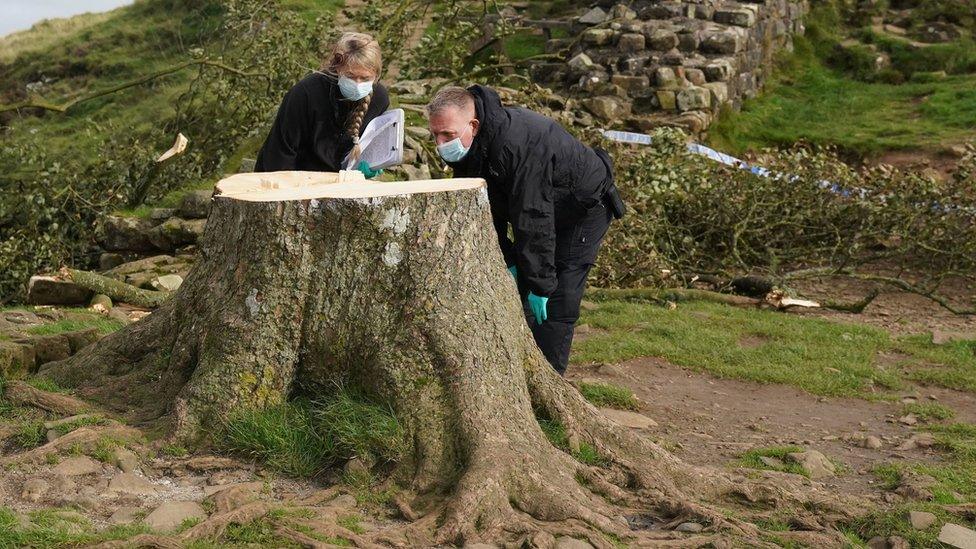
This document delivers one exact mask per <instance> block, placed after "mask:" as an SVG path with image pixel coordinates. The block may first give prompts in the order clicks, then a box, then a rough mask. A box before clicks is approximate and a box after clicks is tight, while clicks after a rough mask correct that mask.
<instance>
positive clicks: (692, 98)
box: [678, 86, 712, 111]
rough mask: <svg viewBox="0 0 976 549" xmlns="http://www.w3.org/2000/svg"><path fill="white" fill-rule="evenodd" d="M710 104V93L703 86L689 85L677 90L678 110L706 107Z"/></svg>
mask: <svg viewBox="0 0 976 549" xmlns="http://www.w3.org/2000/svg"><path fill="white" fill-rule="evenodd" d="M711 105H712V93H711V92H710V91H708V90H707V89H705V88H700V87H698V86H690V87H688V88H685V89H683V90H681V91H679V92H678V110H679V111H691V110H697V109H707V108H709V107H711Z"/></svg>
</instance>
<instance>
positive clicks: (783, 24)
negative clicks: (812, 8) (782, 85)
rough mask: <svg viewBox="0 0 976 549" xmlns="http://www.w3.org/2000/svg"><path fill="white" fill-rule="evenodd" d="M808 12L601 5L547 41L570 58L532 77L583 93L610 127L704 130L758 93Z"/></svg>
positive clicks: (707, 2) (708, 3)
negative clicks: (568, 31)
mask: <svg viewBox="0 0 976 549" xmlns="http://www.w3.org/2000/svg"><path fill="white" fill-rule="evenodd" d="M807 9H808V8H807V4H806V2H805V1H799V2H797V1H789V0H762V1H759V2H735V1H719V0H697V1H695V0H687V1H671V0H669V1H634V2H630V3H626V4H623V3H614V2H598V3H597V4H596V5H593V6H592V7H591V8H590V9H588V11H586V12H585V13H583V14H582V15H581V16H579V17H578V18H576V19H575V20H574V36H572V37H570V38H558V39H551V40H549V41H548V43H547V45H546V48H547V50H548V51H550V52H557V51H568V55H567V56H566V61H565V62H558V63H553V62H547V63H539V64H536V65H534V66H533V67H532V76H533V79H535V80H536V81H537V82H539V83H542V84H545V85H549V86H554V87H556V88H562V89H566V90H568V91H570V92H572V93H573V94H574V95H576V96H579V97H580V98H582V100H583V104H584V105H585V106H586V108H587V109H588V110H589V111H590V112H591V113H593V114H594V115H595V116H596V117H598V118H600V119H602V121H603V122H604V123H616V125H625V126H629V127H631V128H632V129H638V130H647V129H649V128H651V127H654V126H658V125H662V124H673V123H677V124H680V125H683V126H685V127H687V128H688V129H690V130H691V131H693V132H695V133H699V132H701V131H703V130H704V129H706V128H707V127H708V125H709V124H710V123H711V121H712V119H713V118H714V116H715V114H717V113H718V112H719V111H720V110H721V109H722V108H723V107H726V106H728V107H731V108H738V107H739V106H740V105H741V102H742V100H743V99H744V98H748V97H752V96H754V95H755V94H756V93H757V92H758V91H759V90H760V89H761V87H762V85H763V82H764V80H765V77H766V76H767V73H768V70H769V66H770V63H771V62H772V58H773V55H774V54H775V53H776V52H777V51H780V50H784V49H785V50H791V49H792V47H793V36H795V35H798V34H802V33H803V31H804V28H803V16H804V14H805V13H806V12H807Z"/></svg>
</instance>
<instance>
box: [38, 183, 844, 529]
mask: <svg viewBox="0 0 976 549" xmlns="http://www.w3.org/2000/svg"><path fill="white" fill-rule="evenodd" d="M200 247H201V249H200V257H199V259H198V260H197V262H196V263H195V264H194V266H193V269H192V270H191V272H190V273H189V274H188V276H187V277H186V280H185V282H184V283H183V285H182V286H181V287H180V288H179V290H177V291H175V292H174V293H173V294H172V295H171V296H170V298H169V299H168V300H167V301H166V302H165V303H163V304H162V305H161V306H160V307H159V309H157V310H156V311H155V312H153V313H152V314H151V315H149V316H148V317H146V318H145V319H143V320H141V321H139V322H135V323H133V324H130V325H129V326H127V327H125V328H123V329H121V330H119V331H117V332H115V333H113V334H111V335H109V336H107V337H105V338H104V339H102V340H101V341H99V342H98V343H97V344H95V345H91V346H89V347H87V348H85V349H83V350H82V351H81V352H79V353H78V354H77V355H75V356H74V357H72V358H70V359H67V360H65V361H61V362H57V363H51V364H48V365H46V366H45V367H44V368H42V372H43V373H44V374H45V375H47V376H49V377H51V378H53V379H54V380H56V381H57V382H59V383H61V384H63V385H66V386H70V387H74V388H75V389H76V394H77V395H79V396H81V397H83V398H88V399H92V400H94V401H96V402H98V403H99V404H101V405H102V406H104V407H106V408H108V409H110V410H112V411H114V412H116V413H118V414H120V415H122V416H124V417H126V419H127V420H128V421H129V422H130V423H132V424H135V425H143V426H151V427H154V428H157V429H158V428H161V427H165V428H167V429H169V431H170V432H171V433H172V436H173V437H176V438H179V439H182V440H183V441H186V442H191V443H192V442H196V441H200V442H205V441H206V438H207V437H208V436H209V435H211V434H213V433H215V432H218V431H219V426H220V425H221V423H222V422H223V421H224V420H225V419H226V418H227V417H229V416H231V415H232V414H233V413H235V412H237V411H239V410H241V409H246V408H255V407H264V406H270V405H274V404H278V403H281V402H282V401H284V400H286V399H287V398H288V397H289V394H290V393H291V392H292V391H293V390H294V389H295V387H296V386H297V385H300V386H301V387H302V388H303V390H306V391H308V390H312V391H320V392H328V391H334V390H336V389H335V388H336V386H337V385H338V384H339V383H343V384H346V385H351V386H354V387H356V388H357V389H360V390H361V391H362V392H364V393H365V394H366V395H367V396H368V397H369V398H371V399H374V400H376V401H379V402H384V403H388V404H389V405H390V406H391V408H392V409H393V411H394V412H395V414H396V416H397V418H398V419H399V421H400V422H401V423H402V425H403V426H404V428H405V430H406V432H407V440H408V441H409V443H410V448H409V450H408V452H407V455H406V456H405V457H404V458H403V459H402V460H401V461H400V462H399V463H398V464H397V466H396V468H395V470H394V471H393V473H392V475H393V480H394V481H395V482H396V483H397V484H398V485H399V486H400V487H401V489H402V491H401V497H402V500H401V501H402V503H406V504H407V505H408V506H409V508H410V509H411V511H412V513H411V514H412V516H411V518H415V519H416V520H414V521H412V522H411V523H410V524H409V525H408V526H406V527H403V529H402V531H401V532H400V533H391V532H389V531H384V532H382V539H383V540H386V542H389V543H403V544H407V545H412V546H430V545H433V544H437V543H458V544H463V543H465V542H476V541H479V540H492V541H496V540H502V539H507V540H518V539H521V538H523V537H531V536H532V535H534V534H536V533H538V532H539V531H546V532H550V533H553V534H555V535H557V536H562V535H566V536H571V537H580V538H585V539H587V540H589V542H590V543H591V544H593V545H595V546H597V547H610V546H611V544H610V542H609V541H608V538H607V535H608V534H609V535H614V536H619V537H620V538H621V539H623V540H625V541H628V540H630V541H634V542H635V543H655V542H666V541H667V540H676V539H678V540H680V539H682V538H683V536H686V534H683V533H680V532H674V531H671V530H670V529H671V528H673V527H675V526H677V524H679V523H681V522H685V521H687V520H694V521H697V522H700V523H702V524H705V525H707V528H706V531H707V532H708V533H709V534H710V535H722V536H733V537H736V538H739V539H740V540H743V541H744V542H745V543H746V544H747V545H749V544H755V545H757V546H769V545H770V544H769V543H768V542H766V541H765V540H763V538H762V536H763V532H762V531H761V530H760V529H759V528H758V527H756V526H755V525H754V524H752V523H751V522H749V520H750V519H753V520H758V519H760V518H764V517H765V518H768V517H769V516H771V514H772V513H774V512H784V509H792V510H794V511H795V512H796V513H798V514H801V515H809V514H810V513H811V512H814V511H820V512H822V513H824V514H826V515H829V516H830V517H833V518H832V519H831V520H828V521H825V522H824V526H823V528H822V529H821V530H820V531H817V532H811V533H810V534H811V535H812V536H814V537H817V539H819V540H820V541H822V542H823V543H822V544H823V545H831V544H836V543H840V542H841V540H842V539H843V537H842V536H841V535H840V534H839V533H838V531H837V530H836V529H835V528H834V527H833V526H832V525H833V524H834V521H835V520H836V519H837V518H838V517H840V518H844V517H850V516H852V515H853V514H855V513H856V512H858V511H860V508H861V506H854V505H849V504H848V503H845V500H844V498H842V497H838V496H837V495H836V494H827V493H822V492H819V491H818V490H816V489H815V488H811V487H810V486H809V483H808V481H807V480H806V479H803V478H801V477H796V476H787V475H779V476H775V475H769V474H766V473H761V472H752V473H751V474H750V475H749V476H747V475H745V474H740V473H737V472H734V471H731V470H717V469H707V468H701V467H696V466H693V465H689V464H686V463H684V462H682V461H680V460H678V459H677V458H675V457H674V456H672V455H671V454H670V453H669V452H667V451H665V450H664V449H662V448H661V447H660V446H658V445H657V444H654V443H653V442H651V441H649V440H647V439H644V438H642V437H641V436H640V435H638V434H635V433H632V432H630V430H627V429H621V428H620V427H619V426H617V425H616V424H615V423H613V422H612V421H610V420H609V419H607V418H606V417H604V416H603V414H601V413H600V412H599V411H598V410H597V409H596V408H595V407H593V406H592V405H591V404H589V403H588V402H587V401H586V400H585V399H583V397H582V396H581V395H580V394H579V392H578V391H577V390H576V389H575V388H574V387H573V386H572V385H570V384H569V383H568V382H566V381H565V380H564V379H563V378H561V377H560V376H559V375H557V374H556V373H555V372H554V371H553V369H552V367H551V366H549V364H548V363H547V362H546V360H545V359H544V357H543V356H542V354H541V353H540V351H539V350H538V348H537V347H536V346H535V343H534V341H533V339H532V336H531V333H530V331H529V328H528V326H526V323H525V319H524V316H523V313H522V307H521V304H520V303H519V300H518V297H517V295H518V294H517V291H516V288H515V283H514V282H513V280H512V277H511V276H510V275H509V273H508V271H507V270H506V268H505V263H504V261H503V259H502V256H501V252H500V251H499V248H498V242H497V237H496V235H495V232H494V228H493V225H492V223H491V214H490V210H489V204H488V196H487V192H486V189H485V184H484V181H482V180H480V179H451V180H424V181H410V182H398V183H382V182H372V181H365V180H363V179H362V176H361V175H360V174H358V172H355V173H349V172H342V173H340V174H322V173H306V172H276V173H262V174H238V175H234V176H231V177H229V178H227V179H225V180H223V181H221V182H220V183H219V184H218V185H217V188H216V189H215V198H214V204H213V207H212V208H211V212H210V217H209V218H208V221H207V227H206V231H205V233H204V235H203V238H202V240H201V243H200ZM538 418H545V419H548V420H550V421H555V422H558V423H559V424H561V425H562V426H563V427H564V428H565V430H566V433H567V435H569V436H571V437H574V439H576V440H579V441H580V442H581V443H586V444H588V445H590V446H591V447H592V448H593V449H594V450H595V451H596V452H597V453H598V454H600V456H602V458H603V459H602V460H601V463H602V465H599V466H594V465H586V464H584V463H581V462H579V461H577V460H576V459H574V457H573V456H572V455H570V454H569V453H567V452H565V451H563V450H560V449H559V448H556V447H555V446H553V444H551V443H550V442H549V440H548V439H547V438H546V436H545V434H544V433H543V431H542V429H541V427H540V424H539V422H538ZM743 502H745V503H743ZM730 509H735V510H737V511H741V515H733V517H734V518H730V516H727V515H728V513H727V511H728V510H730ZM627 516H639V520H638V522H642V523H645V524H646V523H648V522H650V523H653V524H654V525H655V528H654V529H646V530H632V529H631V528H630V527H629V526H628V520H627V519H626V518H625V517H627ZM739 517H742V518H739ZM808 522H809V521H808ZM204 524H206V523H202V524H201V525H198V526H197V527H196V528H201V527H203V525H204ZM193 531H194V530H193V529H191V530H190V531H188V532H193ZM526 539H527V538H526ZM378 540H379V538H377V539H376V540H369V541H371V542H374V541H378ZM672 543H673V541H672Z"/></svg>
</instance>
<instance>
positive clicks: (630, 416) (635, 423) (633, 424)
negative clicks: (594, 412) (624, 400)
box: [600, 408, 657, 429]
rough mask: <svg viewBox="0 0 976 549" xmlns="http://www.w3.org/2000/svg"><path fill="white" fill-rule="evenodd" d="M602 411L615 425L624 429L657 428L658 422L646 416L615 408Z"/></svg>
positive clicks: (602, 409) (601, 409)
mask: <svg viewBox="0 0 976 549" xmlns="http://www.w3.org/2000/svg"><path fill="white" fill-rule="evenodd" d="M600 411H601V412H603V415H605V416H607V418H609V419H611V420H613V421H614V422H615V423H617V424H620V425H623V426H624V427H630V428H631V429H652V428H654V427H657V422H656V421H654V420H653V419H651V418H649V417H647V416H645V415H644V414H638V413H636V412H628V411H625V410H616V409H613V408H600Z"/></svg>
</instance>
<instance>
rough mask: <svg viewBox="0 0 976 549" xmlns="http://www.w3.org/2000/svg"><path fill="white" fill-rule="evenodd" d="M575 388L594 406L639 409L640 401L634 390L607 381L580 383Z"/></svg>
mask: <svg viewBox="0 0 976 549" xmlns="http://www.w3.org/2000/svg"><path fill="white" fill-rule="evenodd" d="M577 388H578V389H579V392H580V393H581V394H582V395H583V398H585V399H586V400H589V401H590V402H591V403H593V405H595V406H600V407H604V408H616V409H618V410H633V411H637V410H639V409H640V403H638V402H637V398H636V397H635V396H634V392H633V391H631V390H630V389H628V388H626V387H621V386H619V385H612V384H609V383H580V384H579V386H578V387H577Z"/></svg>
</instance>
